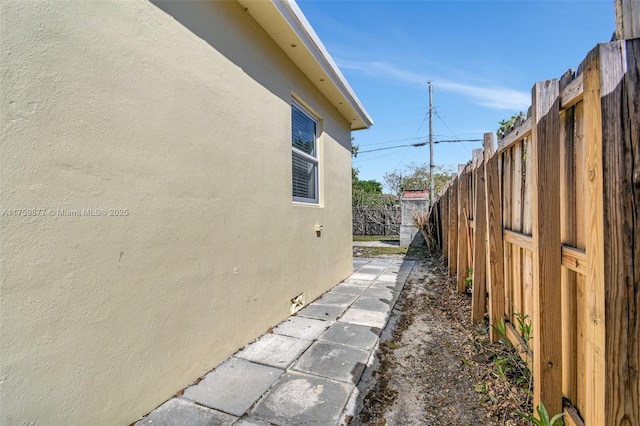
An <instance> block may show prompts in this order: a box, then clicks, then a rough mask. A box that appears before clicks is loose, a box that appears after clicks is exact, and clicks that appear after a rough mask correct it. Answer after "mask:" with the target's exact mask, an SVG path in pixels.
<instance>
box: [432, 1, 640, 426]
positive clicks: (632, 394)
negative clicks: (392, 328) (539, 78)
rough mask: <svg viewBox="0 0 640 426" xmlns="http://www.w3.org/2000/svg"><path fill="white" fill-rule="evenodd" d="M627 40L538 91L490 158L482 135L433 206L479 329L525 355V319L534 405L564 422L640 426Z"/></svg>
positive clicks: (638, 81)
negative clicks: (479, 146) (468, 281)
mask: <svg viewBox="0 0 640 426" xmlns="http://www.w3.org/2000/svg"><path fill="white" fill-rule="evenodd" d="M619 2H622V3H624V2H625V0H619ZM635 3H637V2H635ZM632 7H637V5H632ZM636 11H637V10H636ZM637 13H640V12H637ZM635 16H636V18H634V19H636V21H635V24H633V25H634V26H637V25H638V23H637V16H640V14H638V15H635ZM618 17H619V16H618ZM618 31H620V26H619V28H618ZM635 31H636V32H635V33H634V35H633V37H639V35H638V34H637V28H636V29H635ZM621 38H622V37H621ZM626 38H629V39H627V40H624V39H623V40H618V41H613V42H611V43H605V44H599V45H598V46H597V47H595V48H594V49H593V50H592V51H591V52H590V53H589V54H588V56H587V57H586V59H585V60H584V62H583V63H582V64H581V65H580V67H579V68H578V71H577V73H574V72H573V71H570V72H567V73H566V74H565V75H564V76H562V78H560V79H559V80H558V79H555V80H548V81H543V82H539V83H536V84H535V85H534V86H533V89H532V97H531V108H530V110H529V113H528V114H527V117H526V118H523V119H522V120H521V121H520V122H518V123H516V125H515V126H514V128H512V129H511V131H510V132H509V133H508V134H506V135H505V136H504V137H503V138H502V139H501V140H500V141H499V143H498V146H497V148H494V146H493V135H492V134H491V133H488V134H486V135H485V142H484V150H483V151H482V150H478V151H477V152H474V157H473V160H471V161H470V162H469V163H468V164H466V165H464V166H460V168H459V173H458V175H457V176H456V177H455V178H454V179H453V181H452V182H451V183H450V184H449V185H448V186H447V187H446V188H445V189H444V190H443V191H442V192H441V194H440V196H439V198H438V199H437V200H436V203H435V206H436V207H437V208H438V209H439V210H438V211H439V212H440V215H439V218H435V216H434V218H435V219H434V222H435V223H434V226H435V227H436V228H437V229H439V230H440V231H439V244H440V246H441V247H442V251H443V255H444V258H445V259H446V260H447V261H448V266H449V273H450V274H451V275H452V276H453V275H456V274H457V283H458V290H459V291H464V290H465V278H466V277H467V276H468V273H469V270H470V269H472V270H473V287H472V317H473V319H474V320H476V321H480V320H482V319H483V318H484V317H485V314H488V317H489V321H490V323H491V324H493V325H497V324H499V323H500V322H501V321H502V320H504V321H505V322H506V326H507V334H508V336H509V338H510V339H511V340H512V341H513V342H514V344H516V345H518V346H520V345H526V344H525V342H524V340H523V339H522V336H521V331H520V330H519V328H518V327H517V325H516V326H514V324H517V319H518V317H520V318H522V315H528V317H527V318H528V319H527V321H531V324H532V326H533V334H532V338H531V340H529V343H528V345H526V346H525V347H526V351H527V353H528V354H529V356H527V358H528V359H529V361H530V366H531V368H532V372H533V377H534V406H537V405H539V403H540V402H541V401H543V402H544V405H545V406H546V407H547V409H548V410H549V413H550V414H552V415H553V414H556V413H559V412H562V411H563V410H564V412H565V416H564V417H565V424H570V425H571V424H586V425H594V426H601V425H640V377H639V374H640V313H639V307H640V39H638V38H635V39H630V37H626ZM491 339H492V340H495V339H496V333H495V331H494V330H492V331H491ZM563 398H564V402H563Z"/></svg>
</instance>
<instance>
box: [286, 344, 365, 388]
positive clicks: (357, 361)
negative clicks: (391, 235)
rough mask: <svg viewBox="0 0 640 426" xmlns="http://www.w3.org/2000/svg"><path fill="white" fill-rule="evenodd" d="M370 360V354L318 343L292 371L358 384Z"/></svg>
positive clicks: (312, 346)
mask: <svg viewBox="0 0 640 426" xmlns="http://www.w3.org/2000/svg"><path fill="white" fill-rule="evenodd" d="M368 360H369V352H367V351H363V350H361V349H356V348H352V347H349V346H343V345H337V344H335V343H329V342H316V343H314V344H313V345H311V347H310V348H309V350H308V351H306V352H305V353H304V354H302V356H301V357H300V359H298V361H296V363H295V364H294V365H293V367H292V370H295V371H300V372H303V373H309V374H314V375H316V376H322V377H326V378H329V379H334V380H338V381H340V382H347V383H353V384H357V383H358V381H359V380H360V376H362V372H363V371H364V368H365V367H366V366H367V361H368Z"/></svg>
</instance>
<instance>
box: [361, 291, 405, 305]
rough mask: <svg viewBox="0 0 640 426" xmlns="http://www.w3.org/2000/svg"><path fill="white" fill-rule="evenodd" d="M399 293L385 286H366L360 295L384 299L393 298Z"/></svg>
mask: <svg viewBox="0 0 640 426" xmlns="http://www.w3.org/2000/svg"><path fill="white" fill-rule="evenodd" d="M399 295H400V292H399V291H392V290H389V289H387V288H368V289H366V290H365V291H364V293H362V297H377V298H379V299H384V300H392V301H394V302H395V300H396V299H397V298H398V296H399Z"/></svg>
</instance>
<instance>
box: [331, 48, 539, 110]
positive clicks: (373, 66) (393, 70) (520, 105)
mask: <svg viewBox="0 0 640 426" xmlns="http://www.w3.org/2000/svg"><path fill="white" fill-rule="evenodd" d="M337 62H338V64H339V66H340V67H341V68H345V69H351V70H356V71H360V72H363V73H365V74H368V75H370V76H373V77H377V78H385V79H389V78H391V79H393V80H395V82H397V83H404V84H420V83H426V82H427V81H428V80H430V81H431V82H432V83H433V84H434V85H435V86H437V87H438V90H442V91H448V92H452V93H457V94H460V95H463V96H467V97H469V98H470V99H472V100H473V101H474V102H475V103H476V104H478V105H481V106H484V107H487V108H491V109H500V110H503V109H504V110H524V109H526V108H528V107H529V105H530V104H531V95H530V94H529V93H526V92H521V91H519V90H514V89H509V88H506V87H502V86H499V85H497V84H486V85H473V84H464V83H458V82H454V81H450V80H447V79H440V78H429V77H427V76H426V75H424V74H420V73H415V72H413V71H407V70H404V69H400V68H397V67H395V66H394V65H391V64H387V63H384V62H352V61H345V60H338V61H337Z"/></svg>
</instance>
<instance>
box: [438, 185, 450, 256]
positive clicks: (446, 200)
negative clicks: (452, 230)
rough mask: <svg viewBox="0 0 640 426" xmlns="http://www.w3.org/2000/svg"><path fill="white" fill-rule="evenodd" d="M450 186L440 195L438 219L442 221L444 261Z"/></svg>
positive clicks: (447, 233)
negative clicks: (440, 204)
mask: <svg viewBox="0 0 640 426" xmlns="http://www.w3.org/2000/svg"><path fill="white" fill-rule="evenodd" d="M450 189H451V186H447V188H445V190H444V191H443V193H442V197H440V202H441V203H442V212H441V213H442V214H441V215H440V220H441V221H442V256H443V257H444V260H445V262H446V261H448V259H449V191H450Z"/></svg>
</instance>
